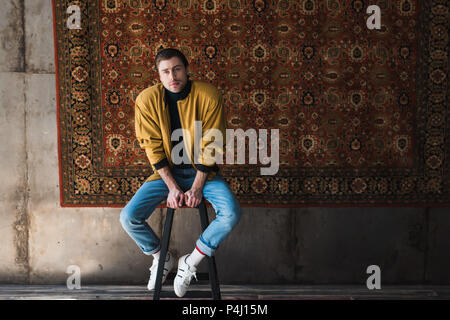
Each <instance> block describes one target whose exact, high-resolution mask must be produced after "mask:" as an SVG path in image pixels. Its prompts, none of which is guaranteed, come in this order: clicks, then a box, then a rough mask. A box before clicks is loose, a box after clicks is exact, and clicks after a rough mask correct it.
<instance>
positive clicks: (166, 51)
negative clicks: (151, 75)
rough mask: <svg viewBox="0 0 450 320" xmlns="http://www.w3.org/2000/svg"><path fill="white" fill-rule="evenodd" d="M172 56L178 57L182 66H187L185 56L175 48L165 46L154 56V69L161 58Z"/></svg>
mask: <svg viewBox="0 0 450 320" xmlns="http://www.w3.org/2000/svg"><path fill="white" fill-rule="evenodd" d="M173 57H178V58H180V60H181V62H183V64H184V67H185V68H187V66H188V65H189V63H188V61H187V59H186V56H185V55H184V54H183V53H182V52H181V51H180V50H177V49H174V48H166V49H162V50H161V51H160V52H158V54H157V55H156V57H155V67H156V70H158V65H159V63H160V62H161V60H169V59H171V58H173Z"/></svg>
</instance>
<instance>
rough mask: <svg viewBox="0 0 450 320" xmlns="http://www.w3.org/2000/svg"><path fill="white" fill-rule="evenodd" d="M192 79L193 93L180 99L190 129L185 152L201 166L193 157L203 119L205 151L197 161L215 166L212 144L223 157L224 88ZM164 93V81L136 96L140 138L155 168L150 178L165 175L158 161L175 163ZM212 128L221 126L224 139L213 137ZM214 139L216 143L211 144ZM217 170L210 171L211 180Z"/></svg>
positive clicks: (184, 124)
mask: <svg viewBox="0 0 450 320" xmlns="http://www.w3.org/2000/svg"><path fill="white" fill-rule="evenodd" d="M191 83H192V85H191V91H190V93H189V95H188V96H187V97H186V98H185V99H184V100H180V101H178V112H179V115H180V123H181V127H182V129H183V130H187V132H188V133H189V135H187V136H186V134H185V132H183V141H184V146H185V152H186V154H187V155H188V156H189V159H190V161H191V164H192V166H193V167H194V168H195V169H196V170H198V169H197V166H196V162H195V161H193V159H194V137H195V136H194V124H195V121H201V128H202V135H203V139H201V141H200V143H199V147H200V148H199V149H200V150H201V153H200V152H198V155H197V163H200V164H202V165H207V166H211V165H214V163H215V161H214V157H213V156H212V154H213V153H212V152H211V150H212V149H211V148H214V152H215V153H217V152H219V154H220V156H221V157H223V150H224V141H225V137H226V136H225V132H226V131H225V130H226V120H225V109H224V107H223V97H222V95H221V93H220V91H219V90H218V89H216V88H215V87H214V86H212V85H211V84H209V83H206V82H202V81H197V80H191ZM164 95H165V94H164V87H163V85H162V83H158V84H156V85H154V86H152V87H148V88H146V89H144V90H143V91H142V92H141V93H139V95H138V96H137V98H136V103H135V130H136V138H137V140H138V142H139V145H140V146H141V148H143V149H145V152H146V154H147V157H148V160H149V161H150V164H151V166H152V169H153V174H152V175H150V176H149V177H148V178H147V180H146V181H152V180H157V179H161V176H160V175H159V173H158V171H157V170H156V169H155V166H154V164H157V163H158V162H160V161H161V160H163V159H164V158H167V160H168V162H169V166H170V167H172V166H173V162H172V158H171V150H172V147H173V146H172V141H171V139H170V137H171V126H170V114H169V106H168V105H167V104H166V103H165V99H164ZM209 129H217V130H219V131H220V132H221V134H222V143H220V140H219V142H217V141H216V142H214V141H210V136H208V137H206V136H205V133H207V130H209ZM197 134H198V133H197ZM211 140H214V139H211ZM211 142H214V143H212V144H211ZM213 146H214V147H213ZM208 147H209V149H208ZM207 149H208V150H207ZM205 151H207V152H205ZM202 155H203V157H202ZM222 159H223V158H222ZM216 174H217V172H215V171H213V170H211V171H209V172H208V177H207V180H211V179H212V178H213V177H214V176H215V175H216Z"/></svg>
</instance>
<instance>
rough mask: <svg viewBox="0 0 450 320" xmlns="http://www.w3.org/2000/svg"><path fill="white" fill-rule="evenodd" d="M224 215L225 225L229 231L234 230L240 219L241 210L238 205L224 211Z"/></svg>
mask: <svg viewBox="0 0 450 320" xmlns="http://www.w3.org/2000/svg"><path fill="white" fill-rule="evenodd" d="M224 211H225V212H224V214H223V215H222V217H223V219H224V221H225V223H226V225H227V226H228V227H229V228H230V230H232V229H234V227H235V226H236V225H237V224H238V223H239V221H240V220H241V217H242V210H241V207H240V206H239V204H238V203H235V204H234V205H232V206H230V207H229V208H227V209H226V210H224Z"/></svg>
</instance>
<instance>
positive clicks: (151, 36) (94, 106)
mask: <svg viewBox="0 0 450 320" xmlns="http://www.w3.org/2000/svg"><path fill="white" fill-rule="evenodd" d="M369 4H376V5H378V6H379V7H380V9H381V29H379V30H378V29H373V30H370V29H369V28H368V27H367V25H366V21H367V19H368V18H369V16H370V14H368V13H366V9H367V7H368V6H369ZM70 5H76V6H78V8H79V9H80V17H81V20H80V27H81V29H73V28H69V25H68V20H70V21H73V20H72V18H73V14H74V13H76V11H73V10H72V11H69V12H68V11H67V8H68V7H69V6H70ZM53 8H54V18H55V21H54V22H55V23H54V26H55V56H56V62H57V104H58V113H57V114H58V119H57V121H58V147H59V164H60V188H61V205H62V206H123V205H124V204H126V203H127V201H128V200H129V199H130V198H131V197H132V196H133V194H134V193H135V192H136V191H137V189H138V188H139V187H140V185H141V184H142V183H143V182H144V181H145V179H146V178H147V177H148V176H150V174H151V167H150V166H149V163H148V160H147V157H146V155H145V153H144V151H143V150H141V149H140V147H139V144H138V142H137V141H136V138H135V132H134V100H135V98H136V96H137V95H138V94H139V92H140V91H142V90H143V89H145V88H146V87H148V86H151V85H153V84H155V83H157V82H158V74H157V72H156V71H155V70H154V67H153V61H154V57H155V55H156V53H157V52H158V50H160V49H161V48H165V47H177V48H180V49H181V50H182V51H183V52H184V53H185V54H186V56H187V57H188V59H189V61H190V64H191V71H192V73H193V75H192V78H194V79H199V80H204V81H208V82H210V83H212V84H214V85H215V86H216V87H218V88H219V89H220V90H221V92H222V93H223V96H224V98H225V102H226V103H225V105H226V113H227V121H228V128H230V129H238V128H242V129H243V130H247V129H250V128H253V129H256V130H258V129H269V130H270V129H279V133H280V158H279V160H280V168H279V171H278V173H277V174H276V175H273V176H262V175H261V174H260V168H261V167H263V166H264V165H260V164H257V165H232V164H225V165H222V166H221V170H222V173H223V175H224V176H225V177H226V180H227V181H228V182H229V184H230V186H231V188H232V190H233V191H234V192H235V193H236V194H237V196H238V198H239V200H240V202H241V204H242V205H243V206H286V207H289V206H292V207H295V206H448V205H450V174H449V159H450V152H449V151H450V150H449V149H450V139H449V138H450V137H449V132H450V126H449V123H450V122H449V114H448V97H447V94H448V62H449V60H448V38H449V37H448V36H449V35H448V27H449V21H448V10H449V8H448V3H447V1H445V0H440V1H438V0H433V1H414V0H374V1H370V3H368V1H362V0H354V1H350V0H348V1H347V0H327V1H318V0H298V1H294V0H275V1H268V0H253V1H250V0H247V1H246V0H220V1H219V0H197V1H194V0H179V1H166V0H152V1H148V0H98V1H95V0H77V1H63V0H53ZM72 27H73V24H72Z"/></svg>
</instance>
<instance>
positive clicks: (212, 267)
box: [198, 200, 221, 300]
mask: <svg viewBox="0 0 450 320" xmlns="http://www.w3.org/2000/svg"><path fill="white" fill-rule="evenodd" d="M198 209H199V210H200V221H201V224H202V230H203V231H205V229H206V228H207V227H208V225H209V220H208V212H207V210H206V204H205V201H204V200H202V202H201V203H200V205H199V206H198ZM208 264H209V282H210V283H211V290H212V298H213V299H214V300H221V295H220V286H219V278H218V276H217V268H216V259H215V258H214V256H213V257H209V256H208Z"/></svg>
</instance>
